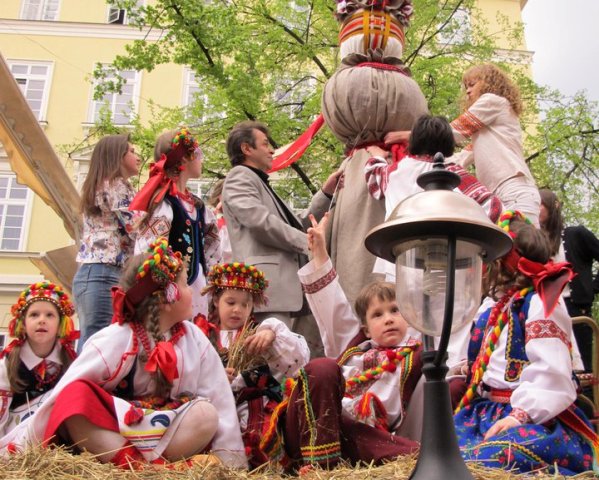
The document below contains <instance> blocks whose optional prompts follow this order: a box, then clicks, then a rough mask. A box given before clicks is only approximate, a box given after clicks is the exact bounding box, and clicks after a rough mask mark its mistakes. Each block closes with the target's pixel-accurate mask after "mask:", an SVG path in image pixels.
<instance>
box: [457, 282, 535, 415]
mask: <svg viewBox="0 0 599 480" xmlns="http://www.w3.org/2000/svg"><path fill="white" fill-rule="evenodd" d="M531 291H532V287H527V288H523V289H522V290H518V289H517V288H516V287H512V288H511V289H509V290H508V292H507V293H506V294H505V295H504V296H503V297H501V300H499V301H498V302H497V303H496V304H495V306H494V307H493V310H491V314H490V315H489V321H488V322H487V327H486V328H485V334H484V338H485V340H484V342H483V344H482V346H481V349H480V351H479V353H478V356H477V357H476V360H475V361H474V364H473V365H472V369H471V371H472V379H471V381H470V385H469V386H468V389H467V390H466V393H464V395H463V397H462V399H461V400H460V403H459V405H458V407H457V408H456V410H455V413H457V412H459V411H460V410H461V409H462V408H464V407H466V406H467V405H469V404H470V402H471V401H472V399H473V398H474V396H475V395H476V391H477V389H478V385H479V384H480V382H481V381H482V379H483V375H484V373H485V371H486V370H487V366H488V365H489V359H490V358H491V355H492V354H493V352H494V351H495V348H496V347H497V341H498V340H499V337H500V335H501V332H502V331H503V327H505V326H506V325H507V320H508V318H509V315H510V314H511V312H510V311H509V310H507V311H506V308H505V307H506V305H507V303H508V302H509V301H510V299H511V298H512V297H513V299H514V301H517V300H520V299H522V298H524V297H526V295H527V294H528V293H529V292H531Z"/></svg>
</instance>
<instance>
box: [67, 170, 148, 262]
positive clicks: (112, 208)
mask: <svg viewBox="0 0 599 480" xmlns="http://www.w3.org/2000/svg"><path fill="white" fill-rule="evenodd" d="M134 196H135V191H134V190H133V187H132V186H131V184H130V183H129V182H128V181H127V180H125V179H124V178H122V177H117V178H115V179H114V180H112V181H109V180H106V181H104V184H103V186H102V188H100V189H99V190H98V191H97V192H96V200H95V201H96V205H97V206H98V207H99V208H100V213H99V214H98V215H85V214H84V215H83V234H82V235H81V244H80V246H79V253H78V254H77V262H78V263H108V264H111V265H116V266H119V267H121V266H123V265H124V263H125V262H126V261H127V259H128V258H129V257H130V256H131V255H132V254H133V247H134V245H135V236H136V225H137V223H138V222H139V220H140V219H141V216H142V213H141V212H131V211H129V204H130V203H131V200H132V199H133V197H134Z"/></svg>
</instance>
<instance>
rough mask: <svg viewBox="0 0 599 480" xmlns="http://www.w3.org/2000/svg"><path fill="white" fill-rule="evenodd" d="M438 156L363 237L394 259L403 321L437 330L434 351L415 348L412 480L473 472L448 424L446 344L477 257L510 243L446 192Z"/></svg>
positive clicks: (453, 180) (449, 179)
mask: <svg viewBox="0 0 599 480" xmlns="http://www.w3.org/2000/svg"><path fill="white" fill-rule="evenodd" d="M443 162H444V158H443V155H442V154H440V153H437V154H436V155H435V158H434V165H433V169H432V170H431V171H429V172H426V173H423V174H421V175H420V176H419V177H418V179H417V182H418V185H420V186H421V187H422V188H423V189H424V191H423V192H420V193H417V194H415V195H412V196H411V197H408V198H406V199H405V200H404V201H402V202H401V203H400V204H399V205H398V206H397V207H396V208H395V210H394V211H393V212H392V213H391V215H390V217H389V218H388V220H387V221H386V222H384V223H383V224H381V225H379V226H377V227H375V228H374V229H372V230H371V231H370V232H369V233H368V235H367V237H366V240H365V244H366V248H367V249H368V250H369V251H370V252H372V253H373V254H375V255H377V256H379V257H381V258H384V259H386V260H389V261H391V262H394V263H395V264H396V288H397V302H398V305H399V309H400V311H401V313H402V315H403V317H404V318H405V319H406V321H407V322H408V323H409V324H410V325H411V326H412V327H414V328H416V329H417V330H419V331H420V332H422V333H423V334H424V335H425V338H426V336H430V337H433V336H437V337H440V340H439V346H438V348H437V350H432V349H427V350H425V351H424V352H422V361H423V367H422V371H423V374H424V377H425V379H426V381H425V383H424V411H423V415H424V418H423V428H422V438H421V447H420V454H419V457H418V461H417V463H416V468H415V469H414V471H413V472H412V475H411V476H410V479H414V480H441V479H449V478H450V479H452V480H461V479H472V478H473V477H472V475H471V474H470V472H469V471H468V469H467V468H466V465H465V463H464V460H463V459H462V457H461V455H460V451H459V447H458V442H457V437H456V434H455V428H454V424H453V412H452V408H451V401H450V395H449V384H448V383H447V381H446V380H445V376H446V374H447V371H448V368H447V365H446V360H447V345H448V342H449V337H450V333H451V332H452V331H455V330H457V329H459V328H460V327H462V326H464V325H466V324H467V323H468V322H471V321H472V318H473V316H474V314H475V313H476V310H477V308H478V306H479V303H480V297H481V277H482V262H483V261H485V262H489V261H492V260H494V259H496V258H498V257H500V256H502V255H505V254H506V253H507V252H508V251H509V250H510V248H511V245H512V240H511V238H510V237H509V235H507V234H506V233H505V232H504V231H503V230H501V229H500V228H499V227H497V226H496V225H494V224H493V223H492V222H491V221H490V220H489V219H488V218H487V216H486V215H485V212H484V210H483V209H482V208H481V207H480V206H479V205H478V204H477V203H476V202H475V201H474V200H472V199H470V198H468V197H467V196H465V195H462V194H461V193H457V192H454V191H453V189H454V188H455V187H457V186H458V185H459V183H460V177H459V176H458V175H456V174H455V173H452V172H448V171H447V170H445V167H444V165H443ZM456 291H457V292H458V296H457V297H456V296H455V293H456ZM428 345H432V342H428Z"/></svg>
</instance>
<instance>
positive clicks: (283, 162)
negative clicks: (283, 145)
mask: <svg viewBox="0 0 599 480" xmlns="http://www.w3.org/2000/svg"><path fill="white" fill-rule="evenodd" d="M323 124H324V117H323V116H322V113H321V114H320V115H318V117H316V120H314V122H312V125H310V126H309V127H308V128H307V129H306V131H305V132H304V133H302V134H301V135H300V136H299V138H298V139H297V140H296V141H295V142H293V143H292V144H291V145H290V146H289V147H288V148H287V149H286V150H285V151H284V152H283V153H282V154H281V155H279V156H278V157H276V158H275V159H274V160H273V162H272V168H271V169H270V170H269V171H268V173H273V172H277V171H279V170H282V169H283V168H287V167H288V166H290V165H291V164H293V163H295V162H297V161H298V160H299V159H300V158H301V156H302V155H303V154H304V152H305V151H306V149H307V148H308V147H309V146H310V143H311V142H312V139H313V138H314V136H315V135H316V134H317V133H318V131H319V130H320V129H321V127H322V126H323Z"/></svg>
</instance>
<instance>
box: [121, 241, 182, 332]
mask: <svg viewBox="0 0 599 480" xmlns="http://www.w3.org/2000/svg"><path fill="white" fill-rule="evenodd" d="M132 260H134V259H132ZM138 261H139V260H138ZM182 269H183V260H182V258H181V253H180V252H174V251H173V250H172V248H171V247H170V246H169V244H168V241H167V239H166V238H164V237H159V238H157V239H156V240H155V241H154V242H153V243H151V244H150V247H149V248H148V250H147V254H146V255H145V257H142V259H141V263H140V264H139V266H137V267H136V273H135V277H134V279H133V282H132V285H130V286H128V287H127V290H125V289H124V288H123V287H122V286H118V287H112V306H113V317H112V321H113V323H114V322H118V323H120V324H122V323H123V322H130V321H132V320H133V319H134V317H135V308H136V307H137V306H138V305H139V304H140V303H141V302H142V301H143V300H144V299H145V298H147V297H148V296H150V295H157V296H159V298H160V303H174V302H176V301H177V300H178V299H179V298H180V292H179V287H178V286H177V277H178V275H179V272H181V270H182Z"/></svg>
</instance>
